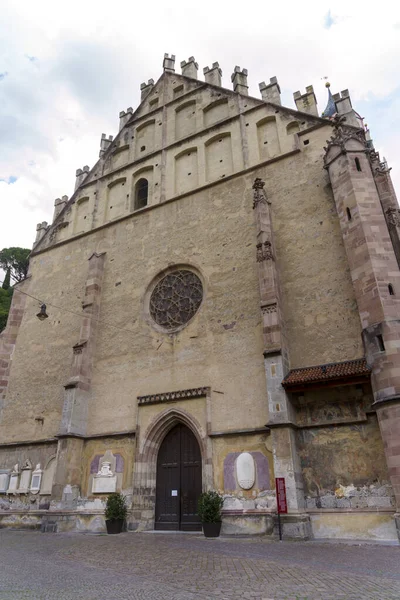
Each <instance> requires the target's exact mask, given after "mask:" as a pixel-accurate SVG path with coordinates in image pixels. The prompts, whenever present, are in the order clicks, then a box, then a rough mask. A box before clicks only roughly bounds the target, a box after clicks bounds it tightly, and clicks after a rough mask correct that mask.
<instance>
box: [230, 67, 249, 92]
mask: <svg viewBox="0 0 400 600" xmlns="http://www.w3.org/2000/svg"><path fill="white" fill-rule="evenodd" d="M247 75H248V72H247V69H241V68H240V67H237V66H236V67H235V70H234V71H233V73H232V76H231V81H232V83H233V91H234V92H236V93H237V94H242V95H243V96H248V95H249V86H248V85H247Z"/></svg>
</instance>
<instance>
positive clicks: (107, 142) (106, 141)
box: [99, 133, 114, 158]
mask: <svg viewBox="0 0 400 600" xmlns="http://www.w3.org/2000/svg"><path fill="white" fill-rule="evenodd" d="M113 139H114V136H113V135H109V136H108V138H107V135H106V134H105V133H102V134H101V140H100V152H99V156H100V158H101V157H102V156H103V154H105V153H106V152H107V150H108V149H109V147H110V146H111V143H112V141H113Z"/></svg>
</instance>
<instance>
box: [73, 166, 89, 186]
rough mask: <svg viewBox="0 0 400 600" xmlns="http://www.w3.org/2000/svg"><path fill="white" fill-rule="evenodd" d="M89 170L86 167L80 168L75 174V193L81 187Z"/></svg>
mask: <svg viewBox="0 0 400 600" xmlns="http://www.w3.org/2000/svg"><path fill="white" fill-rule="evenodd" d="M89 171H90V168H89V166H88V165H85V166H84V167H82V169H77V170H76V173H75V177H76V179H75V191H76V190H77V189H78V187H80V186H81V185H82V183H83V182H84V181H85V179H86V177H87V176H88V175H89Z"/></svg>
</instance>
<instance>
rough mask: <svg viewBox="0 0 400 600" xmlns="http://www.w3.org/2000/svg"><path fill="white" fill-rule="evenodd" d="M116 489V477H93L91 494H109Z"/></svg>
mask: <svg viewBox="0 0 400 600" xmlns="http://www.w3.org/2000/svg"><path fill="white" fill-rule="evenodd" d="M116 489H117V476H116V475H112V476H111V477H102V476H101V475H100V476H96V475H95V476H94V477H93V486H92V492H93V494H110V493H111V492H115V491H116Z"/></svg>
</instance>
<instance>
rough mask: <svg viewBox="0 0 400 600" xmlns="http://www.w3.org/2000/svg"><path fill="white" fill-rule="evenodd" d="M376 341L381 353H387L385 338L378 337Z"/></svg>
mask: <svg viewBox="0 0 400 600" xmlns="http://www.w3.org/2000/svg"><path fill="white" fill-rule="evenodd" d="M376 339H377V340H378V348H379V352H385V344H384V342H383V337H382V336H381V335H377V336H376Z"/></svg>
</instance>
